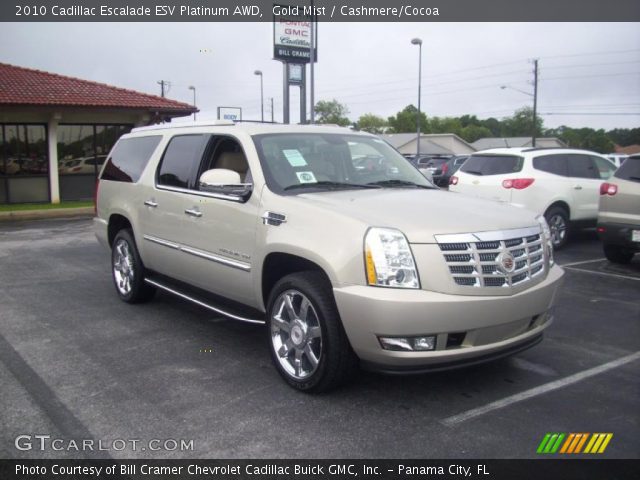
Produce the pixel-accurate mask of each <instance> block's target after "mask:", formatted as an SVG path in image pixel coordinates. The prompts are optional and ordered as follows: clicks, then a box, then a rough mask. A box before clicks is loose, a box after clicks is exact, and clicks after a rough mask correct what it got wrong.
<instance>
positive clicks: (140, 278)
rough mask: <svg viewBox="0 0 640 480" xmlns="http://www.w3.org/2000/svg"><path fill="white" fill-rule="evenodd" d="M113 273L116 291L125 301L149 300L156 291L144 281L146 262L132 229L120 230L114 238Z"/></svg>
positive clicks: (140, 301) (112, 251)
mask: <svg viewBox="0 0 640 480" xmlns="http://www.w3.org/2000/svg"><path fill="white" fill-rule="evenodd" d="M111 273H112V276H113V283H114V285H115V287H116V292H117V293H118V296H119V297H120V299H121V300H122V301H123V302H127V303H142V302H147V301H149V300H151V299H152V298H153V296H154V295H155V293H156V290H155V288H154V287H152V286H151V285H149V284H148V283H146V282H145V281H144V277H145V268H144V264H143V263H142V259H141V258H140V254H139V253H138V248H137V247H136V242H135V240H134V238H133V232H132V231H131V230H130V229H123V230H120V231H119V232H118V233H117V234H116V237H115V238H114V240H113V245H112V248H111Z"/></svg>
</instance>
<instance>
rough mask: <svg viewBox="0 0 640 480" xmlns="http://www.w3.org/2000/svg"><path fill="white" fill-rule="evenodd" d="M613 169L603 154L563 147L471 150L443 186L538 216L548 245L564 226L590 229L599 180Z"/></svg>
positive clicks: (562, 239)
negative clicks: (547, 232) (548, 232)
mask: <svg viewBox="0 0 640 480" xmlns="http://www.w3.org/2000/svg"><path fill="white" fill-rule="evenodd" d="M615 169H616V167H615V165H613V164H612V163H611V162H610V161H609V160H608V159H607V158H605V157H604V156H602V155H599V154H597V153H593V152H588V151H585V150H573V149H565V148H547V149H545V148H496V149H492V150H485V151H483V152H478V153H474V154H473V155H471V156H470V157H469V158H468V159H467V161H466V162H465V163H464V164H463V165H462V167H460V170H458V172H456V175H454V176H452V177H451V179H450V185H449V190H450V191H454V192H461V193H465V194H468V195H473V196H476V197H481V198H488V199H491V200H497V201H499V202H502V203H509V204H511V205H515V206H518V207H522V208H526V209H528V210H531V211H533V212H536V213H539V214H543V215H544V217H545V218H546V220H547V223H548V224H549V227H550V228H551V234H552V238H553V246H554V247H555V248H561V247H563V246H564V245H565V244H566V242H567V239H568V238H569V233H570V229H572V228H577V227H581V226H582V227H594V226H595V224H596V220H597V218H598V199H599V195H600V184H601V183H602V181H603V180H607V179H608V178H609V177H610V176H611V175H612V174H613V172H614V171H615Z"/></svg>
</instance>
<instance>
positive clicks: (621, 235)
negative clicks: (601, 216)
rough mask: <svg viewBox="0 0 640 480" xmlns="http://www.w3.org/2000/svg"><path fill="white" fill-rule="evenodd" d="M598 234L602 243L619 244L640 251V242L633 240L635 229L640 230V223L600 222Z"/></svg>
mask: <svg viewBox="0 0 640 480" xmlns="http://www.w3.org/2000/svg"><path fill="white" fill-rule="evenodd" d="M597 230H598V236H599V237H600V240H602V243H604V244H609V245H619V246H621V247H625V248H628V249H630V250H634V251H636V252H637V251H640V242H634V241H632V232H633V230H640V225H633V224H628V223H611V222H602V221H600V222H598V229H597Z"/></svg>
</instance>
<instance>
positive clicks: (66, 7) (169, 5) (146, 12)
mask: <svg viewBox="0 0 640 480" xmlns="http://www.w3.org/2000/svg"><path fill="white" fill-rule="evenodd" d="M274 3H278V4H285V3H288V4H291V5H292V6H293V7H294V8H295V7H299V9H301V10H302V9H304V8H305V7H306V8H307V9H309V8H310V5H311V1H310V0H287V1H284V0H283V1H278V2H274V1H273V0H13V1H12V0H3V1H2V2H0V22H272V21H273V19H274V15H275V16H279V15H281V14H282V12H280V13H279V12H275V11H274ZM313 3H314V12H313V13H315V14H316V15H317V19H318V21H320V22H360V21H366V22H505V21H509V22H633V21H639V20H640V2H639V1H638V0H608V1H606V2H603V1H602V0H537V1H535V2H532V1H531V0H315V1H314V2H313ZM276 8H280V7H279V6H276ZM300 13H302V12H300ZM310 13H311V12H310V11H309V12H305V14H307V15H308V14H310Z"/></svg>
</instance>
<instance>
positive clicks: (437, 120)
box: [424, 117, 462, 135]
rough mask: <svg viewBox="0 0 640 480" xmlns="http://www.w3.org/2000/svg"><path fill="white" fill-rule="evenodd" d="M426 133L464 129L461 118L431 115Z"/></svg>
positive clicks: (454, 131)
mask: <svg viewBox="0 0 640 480" xmlns="http://www.w3.org/2000/svg"><path fill="white" fill-rule="evenodd" d="M427 122H428V123H427V125H426V128H425V129H424V132H425V133H455V134H456V135H458V133H459V132H460V130H462V123H461V122H460V119H458V118H453V117H431V118H429V119H428V120H427Z"/></svg>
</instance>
